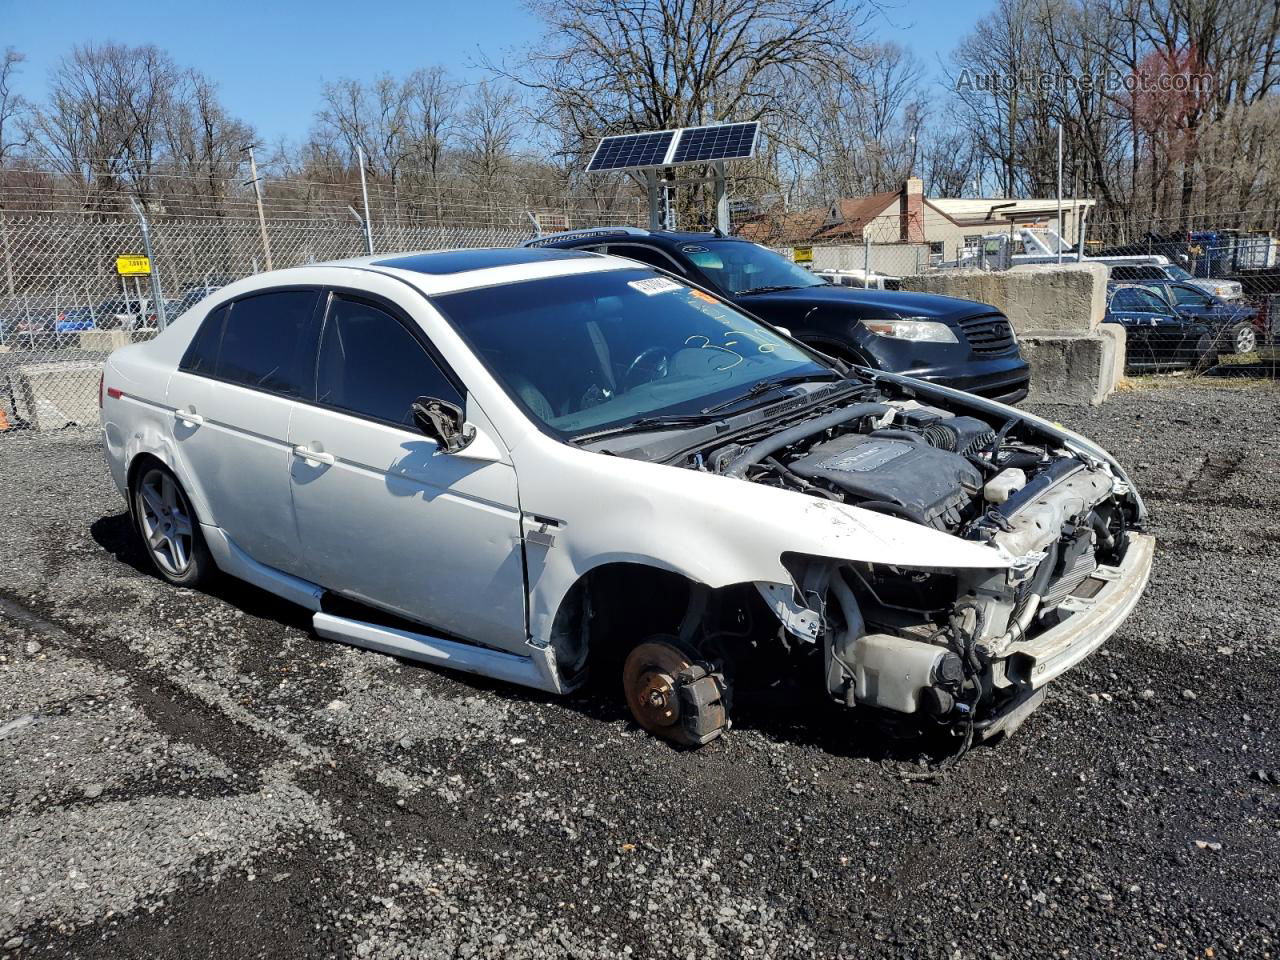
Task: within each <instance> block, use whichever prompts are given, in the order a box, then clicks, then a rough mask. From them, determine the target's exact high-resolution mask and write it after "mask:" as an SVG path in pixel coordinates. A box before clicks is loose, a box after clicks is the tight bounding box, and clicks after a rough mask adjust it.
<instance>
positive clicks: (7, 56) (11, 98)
mask: <svg viewBox="0 0 1280 960" xmlns="http://www.w3.org/2000/svg"><path fill="white" fill-rule="evenodd" d="M25 59H26V57H25V56H23V55H22V54H21V53H19V52H18V51H17V50H15V49H14V48H13V47H5V49H4V53H3V55H0V168H3V167H4V162H5V160H7V159H8V158H9V157H10V156H11V155H13V153H14V152H16V151H18V150H21V149H22V148H23V147H25V146H26V145H27V140H28V137H27V135H26V133H25V131H24V130H23V129H22V124H23V121H24V119H25V118H26V115H27V111H28V104H27V101H26V99H25V98H24V97H23V96H22V94H20V93H18V92H17V91H15V90H14V89H13V78H14V76H15V75H16V74H17V72H18V68H19V66H20V65H21V63H22V61H23V60H25Z"/></svg>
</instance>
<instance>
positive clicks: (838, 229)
mask: <svg viewBox="0 0 1280 960" xmlns="http://www.w3.org/2000/svg"><path fill="white" fill-rule="evenodd" d="M899 196H900V194H899V193H898V191H896V190H895V191H891V192H888V193H873V194H869V195H868V196H865V197H844V198H842V199H840V200H837V201H836V202H835V203H833V204H831V206H829V207H819V208H816V209H811V210H796V211H789V212H786V213H773V214H763V215H761V216H759V217H756V218H755V219H754V220H750V221H748V222H747V223H744V224H743V225H742V226H741V227H740V228H739V229H738V231H737V233H738V235H739V236H742V237H746V238H747V239H748V240H754V241H756V242H757V243H765V242H769V243H783V244H786V243H789V244H797V243H800V244H804V243H812V242H814V241H822V240H837V239H845V238H852V237H857V238H858V239H861V238H862V231H863V230H865V229H866V228H867V227H868V226H869V225H870V224H872V223H873V222H874V221H876V220H878V219H879V218H881V217H884V216H889V215H892V216H897V213H898V198H899ZM890 208H892V209H890Z"/></svg>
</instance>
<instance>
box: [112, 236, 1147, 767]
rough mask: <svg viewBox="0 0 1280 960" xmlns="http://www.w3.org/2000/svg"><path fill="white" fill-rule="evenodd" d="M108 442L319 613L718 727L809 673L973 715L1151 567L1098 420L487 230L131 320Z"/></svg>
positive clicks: (910, 708)
mask: <svg viewBox="0 0 1280 960" xmlns="http://www.w3.org/2000/svg"><path fill="white" fill-rule="evenodd" d="M102 397H103V400H102V404H103V406H102V425H103V434H104V441H105V447H106V453H107V460H108V462H109V464H110V470H111V474H112V477H113V478H114V481H115V483H116V484H117V485H118V486H119V489H120V491H121V493H122V494H123V495H124V496H125V497H126V499H127V502H128V504H129V508H130V511H131V514H132V519H133V523H134V524H135V525H136V528H137V532H138V534H139V535H140V537H141V542H142V544H143V545H144V547H145V551H146V553H147V555H148V556H149V557H150V558H151V562H152V563H153V564H154V567H155V570H156V572H157V573H158V574H159V576H161V577H162V578H164V579H165V580H167V581H169V582H171V583H173V584H178V585H183V586H195V585H198V584H202V583H204V582H206V581H207V580H208V579H209V578H210V577H211V576H212V575H213V574H214V573H215V571H218V570H220V571H223V572H225V573H228V574H231V575H233V576H235V577H239V578H241V579H244V580H247V581H249V582H251V583H254V584H257V585H258V586H260V587H262V588H263V589H265V590H268V591H270V592H272V593H274V594H277V595H279V596H281V597H284V598H287V599H289V600H292V601H295V602H297V603H300V604H302V605H303V606H305V607H307V608H309V609H310V610H311V611H313V619H312V622H313V624H314V626H315V629H316V632H317V633H318V634H320V635H321V636H323V637H326V638H330V639H334V640H340V641H345V642H349V643H353V644H358V645H361V646H364V647H368V648H371V649H374V650H380V651H383V652H388V653H393V654H396V655H398V656H403V657H408V658H412V659H417V660H420V661H423V662H425V663H428V664H434V665H437V666H444V667H449V668H453V669H458V670H464V671H470V672H473V673H479V674H483V675H486V676H490V677H496V678H499V679H502V680H506V681H512V682H516V683H521V684H526V685H528V686H531V687H536V688H539V689H542V690H547V691H552V692H556V693H564V692H567V691H569V690H572V689H574V688H576V687H578V686H579V685H580V684H582V683H583V682H584V680H585V679H586V678H587V676H588V674H589V673H590V672H595V673H597V674H598V675H603V676H604V677H606V678H608V679H614V680H617V681H620V682H621V687H622V693H623V694H624V695H625V698H626V701H627V703H628V705H629V706H630V709H631V711H632V713H633V715H634V717H635V720H636V722H637V723H638V724H639V725H640V726H642V727H643V728H645V729H647V730H650V731H652V732H654V733H655V734H658V735H659V736H663V737H667V738H669V739H671V740H674V741H676V742H679V743H683V744H699V743H703V742H706V741H707V740H710V739H712V738H714V737H716V736H718V735H719V734H720V733H721V732H722V731H723V730H725V729H726V727H727V726H728V723H729V717H728V709H729V701H730V691H731V690H732V689H733V688H734V685H735V684H736V686H737V689H738V691H739V692H743V693H749V692H751V691H752V690H753V689H757V688H760V687H763V688H767V689H768V690H770V691H785V690H787V689H791V690H792V692H793V695H794V696H797V697H812V696H814V695H819V696H823V697H828V698H831V699H833V700H835V701H836V702H837V703H839V704H841V705H844V706H845V707H848V708H851V709H853V708H858V709H860V710H863V711H865V712H873V713H879V714H880V715H883V716H885V717H891V718H897V719H898V720H899V721H901V722H905V723H915V722H919V723H923V724H927V725H928V726H929V727H930V728H931V729H932V728H936V727H937V726H938V725H941V726H942V727H943V728H944V729H950V730H953V731H955V732H956V734H957V743H958V744H959V745H960V749H963V748H964V746H966V745H967V744H968V743H969V742H970V741H971V740H972V739H974V738H980V737H983V736H990V735H993V734H996V733H999V732H1002V731H1004V732H1007V731H1009V730H1010V729H1012V728H1013V727H1014V726H1016V725H1017V724H1018V723H1020V722H1021V721H1022V720H1023V719H1024V718H1025V716H1026V715H1027V714H1028V713H1029V712H1030V711H1031V710H1032V709H1034V707H1035V706H1036V705H1037V704H1038V703H1039V702H1040V700H1041V699H1042V698H1043V696H1044V693H1045V685H1046V684H1047V683H1049V682H1050V681H1051V680H1053V679H1054V678H1055V677H1057V676H1059V675H1060V674H1062V673H1063V672H1065V671H1066V670H1068V669H1070V668H1071V667H1073V666H1074V665H1075V664H1077V663H1078V662H1079V661H1080V660H1082V659H1083V658H1084V657H1085V656H1087V655H1088V654H1089V653H1090V652H1092V651H1093V650H1095V649H1097V647H1098V646H1099V645H1100V644H1102V643H1103V642H1104V641H1105V640H1106V638H1107V637H1108V636H1109V635H1111V634H1112V633H1113V632H1114V631H1115V630H1116V629H1117V628H1118V627H1119V625H1120V623H1121V622H1122V621H1123V620H1124V618H1125V616H1126V615H1127V614H1128V612H1129V610H1130V609H1131V608H1132V607H1133V605H1134V604H1135V603H1136V602H1137V600H1138V598H1139V596H1140V595H1141V593H1142V591H1143V588H1144V586H1145V584H1146V581H1147V577H1148V574H1149V571H1150V568H1151V562H1152V551H1153V540H1152V538H1151V537H1150V536H1148V535H1146V534H1145V533H1143V532H1142V530H1143V525H1144V522H1145V509H1144V507H1143V504H1142V500H1141V498H1140V497H1139V496H1138V494H1137V492H1136V491H1135V489H1134V487H1133V485H1132V483H1131V481H1130V480H1129V478H1128V477H1127V476H1126V475H1125V473H1124V471H1123V469H1122V468H1121V467H1120V466H1119V465H1118V464H1117V463H1116V461H1115V460H1114V459H1112V458H1111V457H1110V456H1109V455H1108V454H1107V453H1105V452H1104V451H1103V450H1101V449H1100V448H1098V447H1097V446H1096V445H1094V444H1093V443H1091V442H1090V441H1088V440H1086V439H1084V438H1083V437H1080V436H1077V435H1075V434H1072V433H1069V432H1068V431H1066V430H1064V429H1062V428H1060V427H1057V426H1054V425H1052V424H1050V423H1048V422H1047V421H1045V420H1042V419H1040V418H1038V417H1036V416H1033V415H1031V414H1028V413H1024V412H1021V411H1018V410H1014V409H1012V408H1010V407H1007V406H1004V405H1002V404H999V403H996V402H993V401H990V400H987V399H983V398H980V397H976V396H973V395H971V394H966V393H962V392H959V391H955V390H951V389H947V388H945V387H941V386H938V385H935V384H929V383H926V382H924V381H920V380H913V379H911V378H908V377H902V376H898V375H894V374H888V373H876V374H874V375H872V374H869V373H864V372H862V371H859V370H850V368H848V367H845V366H844V365H843V364H837V363H834V362H831V361H829V360H827V359H826V358H824V357H823V356H822V355H821V354H819V353H816V352H814V351H812V350H810V349H809V348H808V347H806V346H804V345H803V344H802V343H800V342H799V341H797V340H795V339H794V338H792V337H790V336H788V335H786V334H785V333H783V332H781V331H779V330H777V329H776V328H774V327H770V326H768V325H765V324H762V323H759V322H757V321H755V320H753V319H752V318H751V317H749V316H747V315H746V314H745V313H743V312H742V311H740V310H738V309H737V308H736V307H735V306H734V305H733V303H732V302H731V301H729V300H728V299H726V298H723V297H719V296H717V295H714V294H712V293H709V292H707V291H706V290H704V289H702V288H700V287H696V286H693V285H691V284H688V283H686V282H684V281H680V280H676V279H673V278H672V277H671V276H669V275H666V274H664V273H662V272H659V271H656V270H654V269H653V268H651V267H648V266H645V265H643V264H639V263H636V262H635V261H634V260H629V259H623V258H620V257H612V256H596V255H591V254H585V253H582V252H579V251H572V250H538V249H520V248H515V249H505V250H496V249H495V250H463V251H453V252H440V253H431V254H416V255H405V256H392V257H382V258H377V259H375V258H367V259H364V260H360V261H354V262H346V263H342V264H333V265H327V266H326V265H321V266H311V267H300V268H295V269H289V270H280V271H276V272H271V273H264V274H259V275H257V276H254V277H250V278H248V279H245V280H241V281H238V282H236V283H233V284H231V285H229V286H227V287H226V288H225V289H222V290H219V291H218V292H217V293H215V294H213V295H211V296H209V297H208V298H206V299H205V300H204V301H202V302H201V303H200V304H199V305H198V306H197V307H196V308H195V309H194V310H193V311H192V313H191V315H190V316H189V317H188V318H187V319H186V320H185V321H184V322H182V323H178V324H174V325H172V326H169V327H167V328H166V329H165V330H164V331H162V332H161V333H160V334H159V335H158V336H157V337H156V338H155V339H154V340H151V341H149V342H146V343H139V344H134V345H132V346H129V347H125V348H124V349H122V350H118V351H116V352H115V353H113V354H112V355H111V357H110V358H109V360H108V361H107V363H106V365H105V370H104V377H103V383H102Z"/></svg>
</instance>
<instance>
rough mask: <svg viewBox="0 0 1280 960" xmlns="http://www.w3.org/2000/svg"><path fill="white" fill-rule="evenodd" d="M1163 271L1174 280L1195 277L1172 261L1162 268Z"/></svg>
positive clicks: (1192, 278)
mask: <svg viewBox="0 0 1280 960" xmlns="http://www.w3.org/2000/svg"><path fill="white" fill-rule="evenodd" d="M1164 272H1165V274H1166V275H1167V276H1169V277H1172V278H1173V279H1174V280H1194V279H1195V277H1193V276H1192V275H1191V274H1189V273H1187V271H1185V270H1183V269H1182V268H1181V267H1179V266H1177V265H1176V264H1172V263H1171V264H1169V265H1168V266H1166V267H1165V268H1164Z"/></svg>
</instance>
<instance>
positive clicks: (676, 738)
mask: <svg viewBox="0 0 1280 960" xmlns="http://www.w3.org/2000/svg"><path fill="white" fill-rule="evenodd" d="M622 686H623V691H624V692H625V694H626V698H627V706H628V707H630V709H631V715H632V716H633V717H634V718H635V721H636V723H638V724H639V725H640V726H641V727H643V728H644V729H645V730H648V731H649V732H650V733H652V734H654V735H655V736H658V737H662V738H663V739H664V740H670V741H672V742H673V743H678V744H681V745H683V746H699V745H701V744H704V743H708V742H709V741H711V740H714V739H715V738H716V737H718V736H720V734H722V733H723V732H724V731H725V730H727V729H728V727H729V720H728V710H727V705H726V703H725V699H726V682H725V679H724V677H723V675H722V674H720V673H719V672H717V671H715V670H714V668H713V667H712V666H711V665H710V664H708V663H703V662H700V661H698V660H696V659H694V657H693V656H692V655H690V654H689V653H686V652H685V651H684V650H683V649H681V646H680V645H679V643H678V641H676V640H675V638H665V637H662V638H659V637H654V638H651V639H649V640H646V641H645V642H644V643H641V644H639V645H638V646H636V648H635V649H634V650H632V651H631V653H630V654H629V655H628V656H627V660H626V663H625V664H623V667H622Z"/></svg>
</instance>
